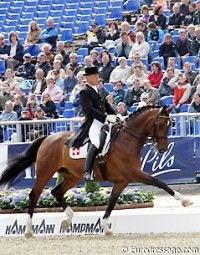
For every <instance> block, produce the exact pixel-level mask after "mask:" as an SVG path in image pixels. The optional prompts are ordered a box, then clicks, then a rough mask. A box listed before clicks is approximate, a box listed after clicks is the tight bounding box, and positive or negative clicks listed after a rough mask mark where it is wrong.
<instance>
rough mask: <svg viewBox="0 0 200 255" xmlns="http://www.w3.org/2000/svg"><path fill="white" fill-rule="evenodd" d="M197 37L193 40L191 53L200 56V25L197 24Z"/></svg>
mask: <svg viewBox="0 0 200 255" xmlns="http://www.w3.org/2000/svg"><path fill="white" fill-rule="evenodd" d="M199 7H200V1H199ZM195 36H196V37H195V38H194V39H193V40H192V41H191V53H192V55H193V56H197V55H198V57H199V49H200V27H199V26H197V27H196V28H195Z"/></svg>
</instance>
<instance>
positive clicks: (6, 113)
mask: <svg viewBox="0 0 200 255" xmlns="http://www.w3.org/2000/svg"><path fill="white" fill-rule="evenodd" d="M4 109H5V110H3V112H2V113H1V116H0V120H1V121H17V120H18V118H17V113H16V112H15V111H13V102H12V101H11V100H7V101H6V102H5V104H4Z"/></svg>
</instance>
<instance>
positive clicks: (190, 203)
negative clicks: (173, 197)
mask: <svg viewBox="0 0 200 255" xmlns="http://www.w3.org/2000/svg"><path fill="white" fill-rule="evenodd" d="M181 204H182V206H184V207H187V206H190V205H193V202H192V201H190V200H189V199H184V200H183V201H182V202H181Z"/></svg>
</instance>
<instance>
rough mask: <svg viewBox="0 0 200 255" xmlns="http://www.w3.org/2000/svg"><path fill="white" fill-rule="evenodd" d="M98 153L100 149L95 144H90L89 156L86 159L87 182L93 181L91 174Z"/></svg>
mask: <svg viewBox="0 0 200 255" xmlns="http://www.w3.org/2000/svg"><path fill="white" fill-rule="evenodd" d="M97 153H98V149H97V148H96V147H95V146H94V145H93V144H90V146H89V149H88V154H87V157H86V159H85V174H84V180H85V181H90V180H91V172H92V169H93V165H94V160H95V157H96V155H97Z"/></svg>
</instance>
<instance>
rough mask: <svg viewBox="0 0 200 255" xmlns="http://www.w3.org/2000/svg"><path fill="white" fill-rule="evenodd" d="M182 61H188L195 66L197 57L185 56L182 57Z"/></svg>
mask: <svg viewBox="0 0 200 255" xmlns="http://www.w3.org/2000/svg"><path fill="white" fill-rule="evenodd" d="M183 61H184V63H185V62H190V63H191V64H194V66H195V68H196V67H197V57H196V56H187V57H184V58H183Z"/></svg>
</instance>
